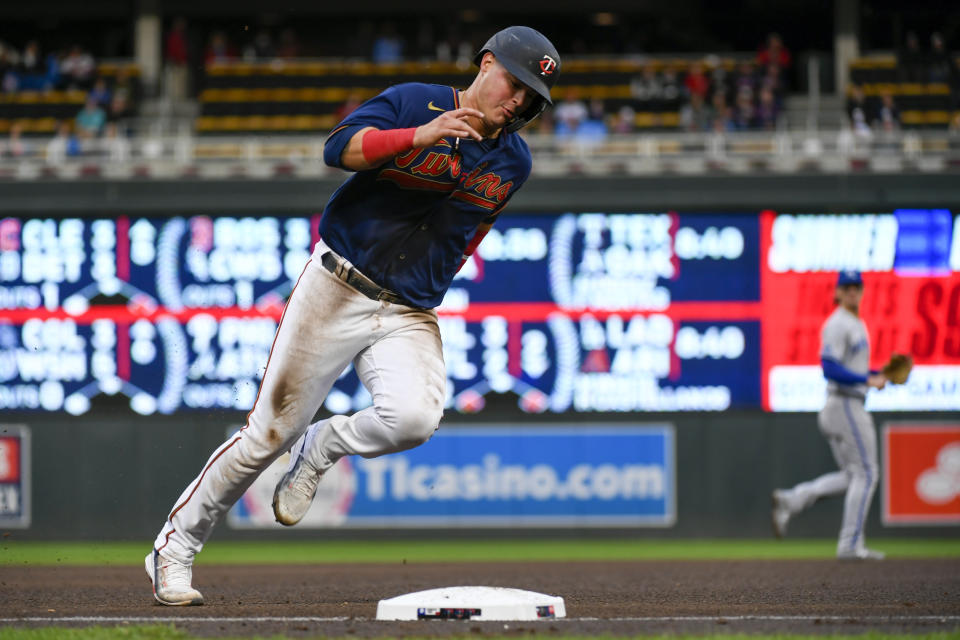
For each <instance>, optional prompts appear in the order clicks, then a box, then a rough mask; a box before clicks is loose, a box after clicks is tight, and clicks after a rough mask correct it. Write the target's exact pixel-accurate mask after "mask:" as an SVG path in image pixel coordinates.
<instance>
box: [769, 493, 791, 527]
mask: <svg viewBox="0 0 960 640" xmlns="http://www.w3.org/2000/svg"><path fill="white" fill-rule="evenodd" d="M785 493H786V492H785V491H781V490H780V489H774V490H773V493H772V494H770V524H771V525H772V526H773V535H775V536H777V537H778V538H785V537H786V536H787V525H788V524H789V523H790V507H789V506H787V498H786V495H784V494H785Z"/></svg>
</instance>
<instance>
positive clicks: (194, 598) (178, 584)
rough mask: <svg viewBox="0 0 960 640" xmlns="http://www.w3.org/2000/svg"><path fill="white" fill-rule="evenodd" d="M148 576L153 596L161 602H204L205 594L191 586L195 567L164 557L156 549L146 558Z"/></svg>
mask: <svg viewBox="0 0 960 640" xmlns="http://www.w3.org/2000/svg"><path fill="white" fill-rule="evenodd" d="M144 567H145V568H146V570H147V577H148V578H150V583H151V584H152V585H153V597H154V598H156V599H157V602H159V603H160V604H166V605H170V606H184V605H192V604H203V596H202V595H201V594H200V592H199V591H197V590H196V589H194V588H193V587H192V586H191V583H192V582H193V567H192V566H191V565H188V564H181V563H179V562H177V561H176V560H170V559H169V558H164V557H163V556H162V555H160V554H159V553H157V551H156V549H154V550H153V551H151V552H150V553H148V554H147V557H146V558H144Z"/></svg>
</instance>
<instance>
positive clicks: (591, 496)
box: [228, 424, 677, 529]
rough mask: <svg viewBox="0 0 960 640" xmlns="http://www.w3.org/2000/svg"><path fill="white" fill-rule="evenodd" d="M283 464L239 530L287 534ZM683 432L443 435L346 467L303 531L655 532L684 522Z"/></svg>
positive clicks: (594, 428) (452, 430)
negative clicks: (277, 507)
mask: <svg viewBox="0 0 960 640" xmlns="http://www.w3.org/2000/svg"><path fill="white" fill-rule="evenodd" d="M288 464H289V456H288V455H284V456H282V457H281V458H280V459H279V460H277V461H276V462H275V463H274V464H273V466H271V467H270V468H269V469H267V470H266V471H265V472H264V473H263V474H262V475H261V476H260V477H259V478H258V479H257V481H256V482H255V483H254V484H253V486H251V487H250V489H249V490H248V491H247V492H246V494H244V496H243V498H241V500H240V501H239V502H238V503H237V504H236V505H235V506H234V508H233V509H232V510H231V511H230V514H229V516H228V523H229V525H230V526H231V527H234V528H242V529H246V528H265V527H279V526H280V525H278V524H277V523H276V522H274V517H273V510H272V499H273V490H274V487H275V486H276V483H277V481H278V480H279V478H280V477H281V476H282V474H283V473H284V472H285V470H286V468H287V465H288ZM676 501H677V496H676V464H675V436H674V428H673V426H672V425H667V424H652V425H642V426H640V425H632V426H618V425H610V424H589V425H578V426H576V427H569V426H561V425H544V426H542V427H526V428H513V427H505V426H502V425H476V426H472V427H470V428H458V427H451V426H444V427H443V428H442V429H440V430H439V431H438V432H437V433H436V434H435V435H434V437H433V438H432V439H431V440H430V441H429V442H427V443H426V444H424V445H422V446H420V447H416V448H414V449H411V450H409V451H404V452H400V453H395V454H392V455H388V456H383V457H380V458H373V459H369V460H365V459H362V458H359V457H348V458H343V459H341V460H340V461H339V462H338V463H337V464H336V465H334V467H333V468H331V469H330V470H329V471H328V472H327V473H326V474H325V475H324V478H323V480H322V481H321V483H320V487H319V489H318V491H317V496H316V497H315V499H314V502H313V506H312V507H311V508H310V511H308V512H307V515H306V516H305V517H304V519H303V520H302V521H301V522H300V524H298V525H297V526H299V527H301V528H304V527H307V528H310V527H313V528H324V527H358V528H362V527H371V528H376V527H395V526H404V527H428V526H449V527H461V526H481V527H501V526H502V527H518V526H530V527H542V526H548V527H549V526H591V527H594V526H597V527H604V526H610V527H616V526H631V527H632V526H652V527H669V526H672V525H673V524H674V522H675V520H676Z"/></svg>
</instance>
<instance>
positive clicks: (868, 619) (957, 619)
mask: <svg viewBox="0 0 960 640" xmlns="http://www.w3.org/2000/svg"><path fill="white" fill-rule="evenodd" d="M716 620H724V621H727V622H730V621H735V622H748V621H749V622H804V621H810V622H813V621H816V620H820V621H823V622H848V621H852V622H862V623H865V624H874V623H877V622H888V623H901V624H909V623H920V622H940V623H954V624H960V615H943V616H937V615H925V616H858V615H846V616H833V615H831V616H809V615H804V616H800V615H798V616H777V615H770V616H764V615H738V616H724V615H718V616H647V617H643V616H641V617H629V618H589V617H587V618H544V619H542V620H530V621H526V622H549V623H551V624H552V623H556V622H648V623H655V622H712V621H716ZM347 621H350V622H375V623H378V624H392V623H393V622H395V621H383V620H375V619H373V618H354V617H349V616H334V617H326V618H325V617H317V616H244V617H230V618H227V617H224V618H220V617H216V616H203V617H199V616H63V617H57V616H42V617H40V616H24V617H22V618H0V623H17V622H43V623H57V622H60V623H63V622H133V623H151V622H163V623H170V622H181V623H183V622H191V623H195V622H213V623H216V622H221V623H222V622H317V623H320V622H347ZM448 622H450V621H448ZM462 622H473V623H476V622H497V620H483V621H477V620H473V621H471V620H463V621H462ZM424 624H428V622H426V621H424Z"/></svg>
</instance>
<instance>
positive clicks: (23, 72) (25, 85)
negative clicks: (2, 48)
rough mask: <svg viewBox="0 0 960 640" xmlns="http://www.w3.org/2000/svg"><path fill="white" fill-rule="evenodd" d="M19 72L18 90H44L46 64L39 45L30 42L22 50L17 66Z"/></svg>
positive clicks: (33, 41) (35, 42)
mask: <svg viewBox="0 0 960 640" xmlns="http://www.w3.org/2000/svg"><path fill="white" fill-rule="evenodd" d="M18 67H19V72H20V81H19V88H20V89H21V90H27V91H40V90H42V89H44V85H45V81H46V71H47V70H46V64H45V62H44V60H43V56H42V55H41V53H40V43H39V42H37V41H36V40H31V41H30V42H28V43H27V46H26V47H25V48H24V50H23V55H22V56H20V64H19V65H18Z"/></svg>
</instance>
